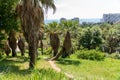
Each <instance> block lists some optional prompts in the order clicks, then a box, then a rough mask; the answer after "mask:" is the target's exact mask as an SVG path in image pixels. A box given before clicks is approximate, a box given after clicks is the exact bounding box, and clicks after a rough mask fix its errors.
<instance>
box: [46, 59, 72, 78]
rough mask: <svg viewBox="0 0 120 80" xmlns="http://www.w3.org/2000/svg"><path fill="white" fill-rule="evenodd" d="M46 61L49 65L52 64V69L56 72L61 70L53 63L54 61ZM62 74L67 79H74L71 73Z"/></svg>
mask: <svg viewBox="0 0 120 80" xmlns="http://www.w3.org/2000/svg"><path fill="white" fill-rule="evenodd" d="M48 62H49V63H50V65H51V66H52V68H53V69H54V70H56V71H57V72H62V71H61V69H60V68H59V67H58V66H57V65H56V64H55V61H51V60H50V61H48ZM64 74H65V75H66V76H67V77H68V78H69V80H74V79H73V76H72V75H70V74H68V73H66V72H64Z"/></svg>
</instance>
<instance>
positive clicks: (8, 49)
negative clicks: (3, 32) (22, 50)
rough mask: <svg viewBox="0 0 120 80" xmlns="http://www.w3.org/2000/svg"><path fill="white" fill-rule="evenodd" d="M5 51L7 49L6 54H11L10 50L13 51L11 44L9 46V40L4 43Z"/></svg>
mask: <svg viewBox="0 0 120 80" xmlns="http://www.w3.org/2000/svg"><path fill="white" fill-rule="evenodd" d="M4 51H5V53H6V56H9V54H10V52H11V49H10V46H9V44H8V42H6V43H5V44H4Z"/></svg>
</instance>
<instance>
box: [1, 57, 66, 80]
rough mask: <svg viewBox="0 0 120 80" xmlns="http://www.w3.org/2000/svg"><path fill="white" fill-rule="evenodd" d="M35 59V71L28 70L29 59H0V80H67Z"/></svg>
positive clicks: (61, 74) (41, 61)
mask: <svg viewBox="0 0 120 80" xmlns="http://www.w3.org/2000/svg"><path fill="white" fill-rule="evenodd" d="M44 57H45V56H40V57H39V58H38V59H37V64H36V67H35V69H34V70H33V69H29V59H28V58H27V56H25V57H21V56H18V57H14V58H12V57H3V58H1V59H0V80H68V79H67V78H66V76H65V75H63V73H57V72H56V71H54V70H53V69H52V68H51V65H50V64H49V63H48V62H47V61H46V60H44V59H43V58H44Z"/></svg>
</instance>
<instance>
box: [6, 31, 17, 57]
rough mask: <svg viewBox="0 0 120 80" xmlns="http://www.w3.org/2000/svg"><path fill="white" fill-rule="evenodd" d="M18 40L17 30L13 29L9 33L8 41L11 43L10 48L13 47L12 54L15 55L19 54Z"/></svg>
mask: <svg viewBox="0 0 120 80" xmlns="http://www.w3.org/2000/svg"><path fill="white" fill-rule="evenodd" d="M16 41H17V40H16V38H15V32H13V31H11V32H10V34H9V38H8V43H9V45H10V48H11V49H12V56H13V57H15V56H17V54H16V48H17V43H16Z"/></svg>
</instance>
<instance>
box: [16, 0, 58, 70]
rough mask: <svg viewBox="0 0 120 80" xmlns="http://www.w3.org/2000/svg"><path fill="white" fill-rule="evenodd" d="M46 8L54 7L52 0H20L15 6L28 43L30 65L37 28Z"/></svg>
mask: <svg viewBox="0 0 120 80" xmlns="http://www.w3.org/2000/svg"><path fill="white" fill-rule="evenodd" d="M42 7H44V8H45V11H46V12H47V11H48V8H53V10H54V12H55V10H56V7H55V5H54V0H21V1H20V3H19V4H18V5H17V7H16V12H17V14H18V16H19V17H20V21H21V26H22V30H23V34H24V36H25V39H26V41H27V42H28V45H29V54H30V64H29V65H30V67H31V68H32V67H34V65H35V62H36V54H37V48H38V41H39V30H40V27H41V25H42V24H43V21H44V13H43V8H42Z"/></svg>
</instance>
